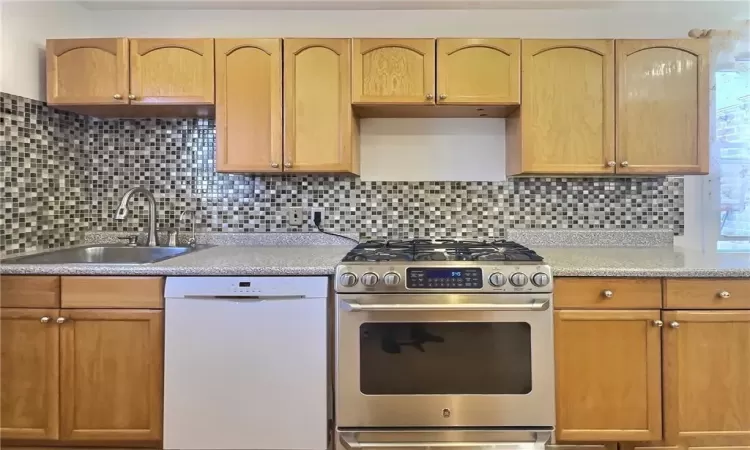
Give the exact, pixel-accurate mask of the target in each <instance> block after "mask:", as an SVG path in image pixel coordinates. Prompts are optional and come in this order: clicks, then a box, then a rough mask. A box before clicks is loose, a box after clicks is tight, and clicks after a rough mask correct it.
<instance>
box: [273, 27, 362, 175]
mask: <svg viewBox="0 0 750 450" xmlns="http://www.w3.org/2000/svg"><path fill="white" fill-rule="evenodd" d="M350 74H351V40H349V39H285V40H284V165H283V168H284V172H308V173H310V172H343V173H359V148H358V142H357V136H358V135H359V132H358V130H357V120H356V118H355V117H354V115H353V113H352V105H351V92H352V91H351V78H350Z"/></svg>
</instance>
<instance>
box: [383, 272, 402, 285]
mask: <svg viewBox="0 0 750 450" xmlns="http://www.w3.org/2000/svg"><path fill="white" fill-rule="evenodd" d="M400 282H401V275H399V274H397V273H396V272H388V273H387V274H385V275H383V283H385V285H386V286H396V285H397V284H399V283H400Z"/></svg>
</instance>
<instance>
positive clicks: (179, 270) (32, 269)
mask: <svg viewBox="0 0 750 450" xmlns="http://www.w3.org/2000/svg"><path fill="white" fill-rule="evenodd" d="M335 273H336V266H313V267H310V266H304V267H247V266H224V267H179V266H173V267H165V266H158V265H151V264H143V265H133V266H117V265H108V266H104V265H102V266H96V265H81V266H78V265H72V264H67V265H56V264H45V265H41V264H39V265H37V264H28V265H26V264H9V265H2V266H0V275H83V276H85V275H100V276H293V275H297V276H332V275H334V274H335ZM552 274H553V275H554V276H556V277H610V278H615V277H629V278H750V269H737V268H735V269H732V268H727V269H713V268H707V269H697V268H675V269H640V268H601V269H598V268H580V269H571V268H559V269H556V268H555V267H554V266H553V267H552Z"/></svg>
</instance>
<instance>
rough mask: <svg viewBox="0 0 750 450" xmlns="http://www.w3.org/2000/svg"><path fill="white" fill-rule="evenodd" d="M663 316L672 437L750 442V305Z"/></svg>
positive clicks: (690, 441) (666, 426)
mask: <svg viewBox="0 0 750 450" xmlns="http://www.w3.org/2000/svg"><path fill="white" fill-rule="evenodd" d="M664 322H665V327H664V408H665V411H664V421H665V423H664V431H665V437H666V439H667V442H670V443H672V442H674V443H676V442H680V443H685V444H688V445H690V446H705V445H708V446H719V445H750V311H721V312H719V311H668V312H665V313H664Z"/></svg>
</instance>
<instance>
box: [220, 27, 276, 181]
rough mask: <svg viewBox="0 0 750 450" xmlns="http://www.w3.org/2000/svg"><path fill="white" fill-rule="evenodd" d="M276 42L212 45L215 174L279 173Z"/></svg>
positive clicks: (222, 41) (236, 41)
mask: <svg viewBox="0 0 750 450" xmlns="http://www.w3.org/2000/svg"><path fill="white" fill-rule="evenodd" d="M281 56H282V55H281V39H217V40H216V170H217V171H219V172H256V173H257V172H281V164H282V161H281V158H282V156H281V152H282V147H281V146H282V132H283V130H282V125H281V120H282V112H281Z"/></svg>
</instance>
